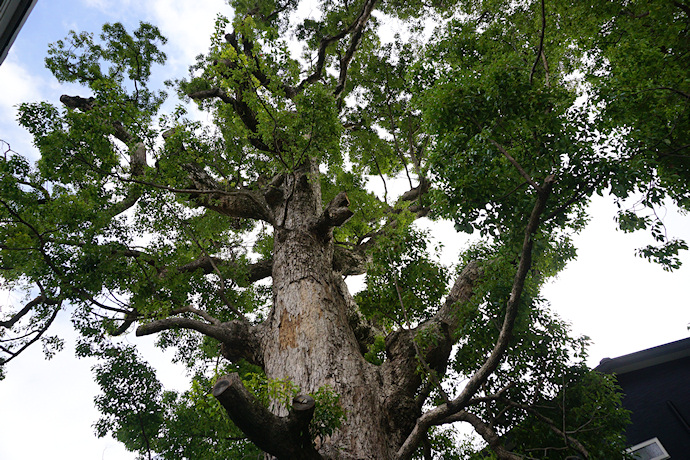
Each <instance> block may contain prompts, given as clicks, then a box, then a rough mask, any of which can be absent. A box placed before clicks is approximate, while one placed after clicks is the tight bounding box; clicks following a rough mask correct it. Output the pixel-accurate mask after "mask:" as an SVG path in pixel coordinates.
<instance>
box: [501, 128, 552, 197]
mask: <svg viewBox="0 0 690 460" xmlns="http://www.w3.org/2000/svg"><path fill="white" fill-rule="evenodd" d="M489 142H491V143H492V144H494V145H495V146H496V148H498V150H500V151H501V153H502V154H503V156H504V157H506V158H507V159H508V161H509V162H510V163H511V164H512V165H513V166H515V169H517V170H518V172H519V173H520V175H521V176H522V177H523V178H524V179H525V180H526V181H527V183H528V184H529V185H531V186H532V188H533V189H534V190H536V191H537V192H541V191H542V190H541V187H540V186H539V185H537V183H536V182H534V180H533V179H532V177H530V175H529V174H527V171H525V170H524V169H523V168H522V166H520V163H518V162H517V160H515V158H513V157H512V155H511V154H510V153H508V151H507V150H506V149H505V147H503V146H502V145H501V144H499V143H498V142H496V141H495V140H493V139H489Z"/></svg>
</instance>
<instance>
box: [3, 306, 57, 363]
mask: <svg viewBox="0 0 690 460" xmlns="http://www.w3.org/2000/svg"><path fill="white" fill-rule="evenodd" d="M61 304H62V302H58V303H57V304H56V305H57V307H56V308H55V309H54V310H53V312H52V313H51V314H50V316H49V317H48V318H47V319H46V320H44V322H43V324H41V325H40V327H39V328H38V329H35V330H33V331H31V332H30V333H29V334H28V335H31V334H35V335H34V336H33V337H32V338H31V339H29V340H27V341H26V342H25V343H24V345H22V346H21V347H20V348H19V349H17V350H11V349H9V348H7V347H0V349H2V351H4V352H5V353H7V354H8V355H9V358H2V357H0V366H4V365H5V364H7V363H9V362H10V361H12V360H13V359H14V358H16V357H17V356H19V355H20V354H21V353H22V352H23V351H24V350H26V349H27V348H29V347H30V346H31V345H33V344H34V343H36V342H37V341H38V340H40V339H41V337H43V334H45V332H46V331H47V330H48V328H50V326H51V325H52V324H53V322H55V318H57V315H58V313H60V310H61V308H60V306H61Z"/></svg>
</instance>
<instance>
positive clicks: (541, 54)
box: [529, 0, 548, 86]
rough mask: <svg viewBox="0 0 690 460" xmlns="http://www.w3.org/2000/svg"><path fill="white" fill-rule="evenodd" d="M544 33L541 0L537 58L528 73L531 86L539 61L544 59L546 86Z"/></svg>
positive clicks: (544, 14)
mask: <svg viewBox="0 0 690 460" xmlns="http://www.w3.org/2000/svg"><path fill="white" fill-rule="evenodd" d="M545 33H546V5H545V0H541V33H540V35H539V49H538V50H537V57H536V59H535V60H534V64H533V65H532V70H531V71H530V73H529V84H530V85H531V84H532V78H533V77H534V71H535V70H536V69H537V63H539V59H544V69H545V70H546V71H547V86H548V69H547V68H546V56H545V55H544V35H545Z"/></svg>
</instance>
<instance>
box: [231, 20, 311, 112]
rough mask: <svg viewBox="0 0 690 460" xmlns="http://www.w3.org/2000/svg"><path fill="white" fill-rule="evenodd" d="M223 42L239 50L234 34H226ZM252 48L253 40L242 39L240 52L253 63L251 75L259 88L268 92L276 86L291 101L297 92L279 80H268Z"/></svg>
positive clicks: (244, 37)
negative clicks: (259, 84) (257, 82)
mask: <svg viewBox="0 0 690 460" xmlns="http://www.w3.org/2000/svg"><path fill="white" fill-rule="evenodd" d="M225 40H226V41H227V42H228V43H229V44H230V45H231V46H232V47H233V48H235V50H239V49H240V47H239V44H238V43H237V35H236V34H235V33H234V32H233V33H231V34H226V35H225ZM254 46H255V44H254V41H253V40H250V39H249V38H247V37H246V36H243V37H242V51H243V53H244V55H245V56H246V57H247V58H248V59H250V60H252V61H254V68H253V69H252V71H251V73H252V75H253V76H254V77H255V78H256V79H257V80H258V81H259V83H261V86H263V87H264V88H266V89H269V90H270V89H271V87H272V86H273V85H274V84H277V86H278V88H279V89H281V90H282V91H283V93H284V94H285V96H286V97H287V98H288V99H293V98H294V97H295V96H296V95H297V90H296V89H295V88H294V87H292V86H290V85H287V84H286V83H285V82H283V81H281V80H278V81H277V82H276V81H275V78H270V77H269V76H268V75H266V73H265V72H264V71H263V70H261V62H260V60H259V56H257V54H256V53H255V52H254Z"/></svg>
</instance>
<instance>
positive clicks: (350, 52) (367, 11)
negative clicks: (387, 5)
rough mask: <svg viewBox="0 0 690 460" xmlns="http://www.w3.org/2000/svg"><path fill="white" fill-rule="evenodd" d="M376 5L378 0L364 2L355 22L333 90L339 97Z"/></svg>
mask: <svg viewBox="0 0 690 460" xmlns="http://www.w3.org/2000/svg"><path fill="white" fill-rule="evenodd" d="M374 5H376V0H367V2H366V3H365V4H364V9H363V10H362V13H361V14H360V16H359V18H357V21H356V22H355V24H356V25H355V28H354V30H353V33H352V39H351V40H350V46H349V47H348V49H347V51H346V52H345V55H344V56H343V57H342V59H340V75H339V76H338V85H337V86H336V87H335V90H334V91H333V95H334V96H335V97H336V98H338V97H340V95H341V94H342V93H343V90H344V89H345V83H346V81H347V71H348V67H349V66H350V61H352V58H353V56H354V55H355V51H357V48H358V47H359V42H360V40H361V39H362V35H363V34H364V27H365V26H366V24H367V21H369V18H370V17H371V13H372V12H373V11H374Z"/></svg>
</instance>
